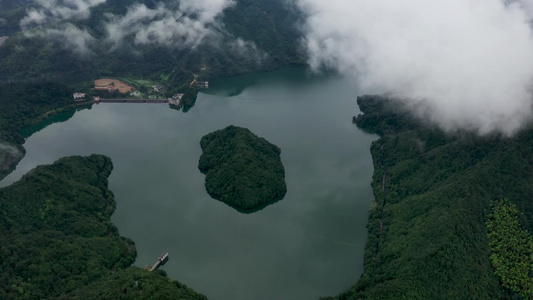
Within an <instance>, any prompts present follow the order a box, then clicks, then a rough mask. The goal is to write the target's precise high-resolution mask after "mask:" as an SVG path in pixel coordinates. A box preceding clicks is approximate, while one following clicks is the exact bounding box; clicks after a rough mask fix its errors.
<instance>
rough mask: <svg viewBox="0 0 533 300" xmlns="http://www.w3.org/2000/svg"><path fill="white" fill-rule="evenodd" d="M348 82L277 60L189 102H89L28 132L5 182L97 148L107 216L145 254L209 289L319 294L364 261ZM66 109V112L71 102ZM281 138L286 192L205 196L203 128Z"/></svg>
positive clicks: (366, 196) (367, 195)
mask: <svg viewBox="0 0 533 300" xmlns="http://www.w3.org/2000/svg"><path fill="white" fill-rule="evenodd" d="M357 93H358V91H357V88H356V87H355V86H354V85H353V84H352V81H351V80H349V79H345V78H339V77H331V76H329V77H322V78H317V77H310V76H308V74H307V72H306V70H305V69H302V68H288V69H283V70H280V71H276V72H272V73H266V74H252V75H246V76H241V77H234V78H228V79H222V80H218V81H213V82H210V89H209V90H206V91H204V92H202V93H200V94H199V95H198V99H197V101H196V105H195V106H194V107H193V108H192V109H191V110H190V111H189V112H187V113H185V114H184V113H182V112H178V111H175V110H172V109H169V107H168V106H166V105H163V104H99V105H94V106H93V107H92V108H91V109H88V110H82V111H78V112H76V113H75V114H74V116H72V117H71V118H70V119H68V118H66V120H61V121H63V122H61V123H54V124H51V125H49V126H47V127H46V128H44V129H41V130H40V131H38V132H36V133H34V134H33V135H31V136H30V137H29V138H28V139H27V140H26V143H25V144H24V147H25V148H26V156H25V157H24V158H23V160H22V161H21V162H20V163H19V164H18V166H17V168H16V170H15V171H14V172H13V173H12V174H10V175H9V176H8V177H6V178H5V179H4V180H3V181H2V182H1V185H2V186H6V185H8V184H10V183H12V182H14V181H16V180H18V179H20V177H21V176H22V175H23V174H25V173H26V172H27V171H29V170H30V169H32V168H34V167H35V166H37V165H40V164H50V163H52V162H54V161H55V160H57V159H59V158H60V157H63V156H69V155H89V154H92V153H98V154H104V155H107V156H109V157H111V159H112V161H113V164H114V170H113V172H112V174H111V176H110V178H109V188H110V189H111V190H112V191H113V192H114V194H115V199H116V201H117V209H116V211H115V213H114V215H113V216H112V221H113V222H114V223H115V224H116V226H117V227H118V228H119V230H120V234H121V235H123V236H126V237H129V238H131V239H133V240H134V241H135V244H136V247H137V251H138V256H137V260H136V263H135V265H137V266H141V267H143V266H145V265H151V264H153V263H154V262H155V260H156V259H157V257H158V256H159V255H160V254H161V252H164V251H168V252H169V255H170V260H169V261H168V262H167V263H166V264H165V265H164V266H163V267H162V269H163V270H165V271H166V272H167V273H168V276H169V277H170V278H173V279H176V280H178V281H180V282H183V283H185V284H187V285H188V286H189V287H191V288H193V289H195V290H196V291H197V292H199V293H202V294H204V295H206V296H207V297H209V298H210V299H215V300H216V299H316V298H318V297H320V296H326V295H334V294H337V293H339V292H341V291H343V290H344V289H347V288H349V287H350V286H351V285H353V284H355V283H356V281H357V280H358V279H359V276H360V275H361V274H362V271H363V254H364V249H365V243H366V237H367V232H366V223H367V217H368V209H369V206H370V200H371V199H372V197H373V196H372V190H371V187H370V181H371V178H372V172H373V167H372V160H371V156H370V144H371V142H372V140H374V139H376V138H377V137H376V136H375V135H371V134H368V133H364V132H362V131H361V130H359V129H358V128H357V127H355V126H354V125H352V123H351V120H352V116H353V115H355V114H357V113H358V108H357V105H356V102H355V99H356V96H357ZM69 117H70V116H69ZM231 124H233V125H236V126H241V127H246V128H249V129H250V130H251V131H252V132H254V133H255V134H257V135H259V136H261V137H264V138H266V139H267V140H269V141H271V142H272V143H274V144H276V145H277V146H279V147H280V148H281V159H282V162H283V165H284V166H285V176H286V178H285V179H286V183H287V194H286V195H285V198H284V199H283V200H282V201H279V202H277V203H275V204H273V205H270V206H268V207H266V208H265V209H263V210H260V211H257V212H255V213H252V214H242V213H239V212H237V211H235V210H234V209H233V208H231V207H228V206H227V205H225V204H224V203H221V202H220V201H217V200H214V199H212V198H210V197H209V195H208V194H207V192H206V191H205V187H204V178H205V177H204V175H203V174H201V173H200V172H199V171H198V168H197V167H198V159H199V157H200V155H201V149H200V144H199V142H200V138H201V137H202V136H203V135H205V134H207V133H209V132H212V131H214V130H217V129H221V128H224V127H226V126H228V125H231Z"/></svg>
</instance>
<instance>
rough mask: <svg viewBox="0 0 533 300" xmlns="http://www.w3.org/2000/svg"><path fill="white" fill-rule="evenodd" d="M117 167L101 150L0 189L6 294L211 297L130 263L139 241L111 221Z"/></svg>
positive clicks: (0, 253) (1, 272) (1, 285)
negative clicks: (110, 183)
mask: <svg viewBox="0 0 533 300" xmlns="http://www.w3.org/2000/svg"><path fill="white" fill-rule="evenodd" d="M112 167H113V166H112V163H111V161H110V159H109V158H107V157H105V156H101V155H91V156H89V157H67V158H62V159H60V160H58V161H57V162H55V163H54V164H52V165H48V166H40V167H37V168H35V169H34V170H32V171H30V172H29V173H28V174H26V175H25V176H24V177H23V178H22V179H21V180H20V181H18V182H16V183H14V184H13V185H11V186H9V187H6V188H3V189H0V212H1V214H2V218H0V239H1V240H2V243H1V244H0V298H2V299H56V298H68V299H70V298H74V297H76V298H79V299H94V298H96V297H106V298H109V299H116V298H120V297H123V296H128V295H129V296H131V297H130V298H135V297H146V298H159V299H202V298H204V297H203V296H201V295H198V294H196V293H195V292H194V291H192V290H190V289H188V288H187V287H186V286H184V285H182V284H180V283H177V282H175V281H172V280H169V279H168V278H166V276H164V273H163V274H160V273H150V272H148V271H144V270H140V269H138V268H129V266H130V265H131V264H132V263H133V261H134V260H135V256H136V250H135V245H134V243H133V241H131V240H129V239H127V238H124V237H121V236H120V235H119V234H118V230H117V228H116V227H115V226H114V225H113V224H112V223H111V221H110V216H111V214H112V213H113V211H114V210H115V206H116V203H115V200H114V198H113V193H112V192H111V191H110V190H108V189H107V177H108V176H109V174H110V173H111V170H112ZM129 296H128V297H129Z"/></svg>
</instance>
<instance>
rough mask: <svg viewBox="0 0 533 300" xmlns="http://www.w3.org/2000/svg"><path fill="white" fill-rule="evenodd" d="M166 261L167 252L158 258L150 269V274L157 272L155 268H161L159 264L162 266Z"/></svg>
mask: <svg viewBox="0 0 533 300" xmlns="http://www.w3.org/2000/svg"><path fill="white" fill-rule="evenodd" d="M167 260H168V252H165V253H164V254H162V255H161V256H159V258H158V259H157V261H156V262H155V264H154V265H153V266H152V267H151V268H150V272H152V271H154V270H157V268H159V266H161V264H164V263H165V262H166V261H167Z"/></svg>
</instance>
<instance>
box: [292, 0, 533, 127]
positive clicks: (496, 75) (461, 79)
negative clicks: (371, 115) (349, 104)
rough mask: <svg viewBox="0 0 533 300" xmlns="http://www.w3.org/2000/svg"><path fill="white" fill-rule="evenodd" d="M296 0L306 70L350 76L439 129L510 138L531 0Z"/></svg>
mask: <svg viewBox="0 0 533 300" xmlns="http://www.w3.org/2000/svg"><path fill="white" fill-rule="evenodd" d="M298 1H299V2H298V3H299V5H300V7H301V8H302V9H303V10H304V12H305V13H306V14H307V15H308V17H307V21H306V24H305V27H304V28H305V34H306V37H305V41H304V42H305V45H306V47H307V49H308V53H309V57H310V59H309V63H310V65H311V66H312V67H314V68H320V67H323V66H326V67H329V68H335V69H337V70H339V71H340V72H341V73H344V74H349V75H355V76H356V78H357V81H358V83H359V84H360V86H361V88H362V90H363V92H378V93H382V92H383V93H392V94H393V95H395V96H397V97H399V98H402V99H405V100H404V101H406V103H407V105H408V106H409V107H411V108H412V109H413V110H414V111H415V112H417V113H419V114H420V115H422V114H424V115H425V116H426V117H428V118H429V119H431V120H432V121H434V122H436V123H438V124H439V125H440V126H441V127H442V128H444V129H448V130H454V129H457V128H468V129H471V130H475V131H477V132H479V133H481V134H485V133H489V132H493V131H497V132H502V133H504V134H512V133H514V132H515V131H516V130H518V129H519V128H520V127H521V126H522V125H523V124H524V123H525V122H527V121H528V120H529V119H530V117H531V109H532V107H531V103H532V102H531V100H532V95H531V86H532V82H533V81H532V80H533V39H532V32H531V28H530V26H529V23H528V22H529V19H528V18H529V16H530V15H533V14H530V13H529V12H533V10H531V8H533V5H532V1H530V0H522V1H514V2H512V3H508V4H504V3H503V2H502V1H501V0H431V1H427V0H372V1H369V0H328V1H323V0H298Z"/></svg>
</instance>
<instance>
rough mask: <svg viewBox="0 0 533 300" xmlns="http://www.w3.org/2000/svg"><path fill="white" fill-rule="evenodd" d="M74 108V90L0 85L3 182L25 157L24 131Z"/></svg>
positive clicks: (0, 175) (53, 85)
mask: <svg viewBox="0 0 533 300" xmlns="http://www.w3.org/2000/svg"><path fill="white" fill-rule="evenodd" d="M75 106H76V104H75V103H74V102H73V101H72V90H71V89H70V88H68V87H67V86H65V85H62V84H57V83H51V82H43V83H4V84H0V146H1V147H0V179H1V178H4V176H6V175H7V174H8V173H10V172H11V170H12V169H13V168H14V166H15V165H16V164H17V163H18V162H19V160H20V159H21V158H22V156H23V155H24V148H23V147H22V144H23V143H24V138H23V137H22V135H21V130H22V129H23V128H25V127H27V126H30V125H33V124H36V123H38V122H41V121H43V120H44V119H46V118H47V117H50V116H51V115H53V114H55V113H57V112H59V111H62V110H67V109H70V110H73V109H74V107H75ZM72 113H73V111H72Z"/></svg>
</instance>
